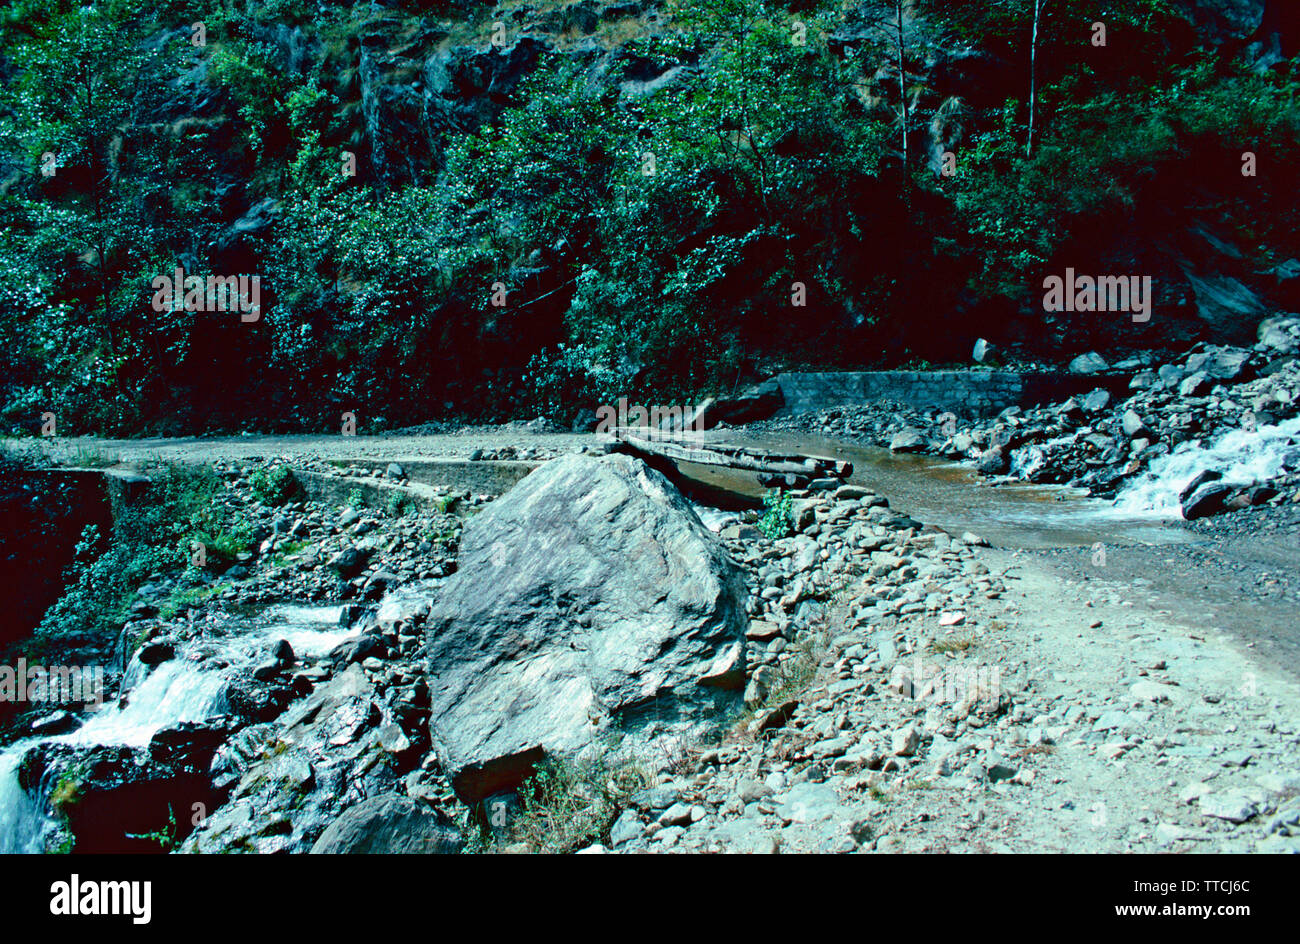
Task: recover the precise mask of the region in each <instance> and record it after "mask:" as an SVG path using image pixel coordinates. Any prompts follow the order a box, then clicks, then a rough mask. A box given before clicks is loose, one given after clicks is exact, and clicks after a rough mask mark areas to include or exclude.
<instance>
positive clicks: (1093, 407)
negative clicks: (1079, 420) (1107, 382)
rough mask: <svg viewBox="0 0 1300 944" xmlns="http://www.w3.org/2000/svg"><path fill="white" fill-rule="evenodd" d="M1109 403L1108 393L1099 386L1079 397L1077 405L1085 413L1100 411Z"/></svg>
mask: <svg viewBox="0 0 1300 944" xmlns="http://www.w3.org/2000/svg"><path fill="white" fill-rule="evenodd" d="M1109 403H1110V393H1109V392H1108V391H1106V390H1102V389H1101V388H1098V389H1096V390H1093V391H1092V392H1090V393H1085V394H1084V395H1083V396H1081V397H1080V398H1079V405H1080V406H1081V407H1083V410H1084V412H1086V413H1100V412H1101V411H1102V410H1104V409H1106V406H1107V405H1108V404H1109Z"/></svg>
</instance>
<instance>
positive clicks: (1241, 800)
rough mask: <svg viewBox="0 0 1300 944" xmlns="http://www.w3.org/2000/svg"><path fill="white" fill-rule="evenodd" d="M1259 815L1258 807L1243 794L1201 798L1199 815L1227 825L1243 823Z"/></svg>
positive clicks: (1232, 793) (1206, 795)
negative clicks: (1224, 822)
mask: <svg viewBox="0 0 1300 944" xmlns="http://www.w3.org/2000/svg"><path fill="white" fill-rule="evenodd" d="M1258 813H1259V807H1258V806H1256V805H1255V803H1254V801H1252V800H1251V799H1250V797H1248V796H1246V795H1245V794H1244V793H1237V792H1225V793H1207V794H1205V795H1204V796H1202V797H1201V815H1202V816H1210V817H1213V818H1214V819H1223V820H1227V821H1228V822H1229V823H1244V822H1246V820H1248V819H1250V818H1252V817H1253V816H1255V815H1256V814H1258Z"/></svg>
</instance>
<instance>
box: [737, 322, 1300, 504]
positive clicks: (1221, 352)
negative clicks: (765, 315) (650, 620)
mask: <svg viewBox="0 0 1300 944" xmlns="http://www.w3.org/2000/svg"><path fill="white" fill-rule="evenodd" d="M1258 336H1259V342H1258V343H1257V344H1256V345H1255V346H1254V347H1253V348H1235V347H1227V346H1214V345H1197V346H1196V347H1195V348H1193V349H1192V350H1191V351H1190V352H1189V353H1188V354H1187V355H1186V356H1185V357H1184V358H1182V359H1181V360H1180V361H1177V362H1174V363H1157V362H1156V360H1155V359H1154V357H1153V356H1149V355H1141V354H1139V355H1135V356H1133V357H1131V358H1129V359H1128V360H1127V361H1126V362H1125V363H1124V365H1123V366H1124V367H1125V368H1128V369H1132V370H1134V371H1135V373H1134V375H1133V377H1132V380H1131V383H1130V389H1131V390H1132V393H1131V394H1130V395H1129V396H1128V397H1127V398H1125V399H1119V398H1117V397H1114V396H1112V395H1111V393H1110V392H1108V391H1107V390H1106V389H1103V388H1101V387H1098V388H1097V389H1095V390H1093V391H1091V392H1089V393H1086V394H1083V395H1080V396H1076V397H1070V398H1068V399H1066V400H1064V401H1063V402H1060V403H1056V404H1051V405H1047V406H1040V407H1036V408H1032V409H1027V410H1026V409H1022V408H1020V407H1009V408H1007V409H1005V410H1002V411H1001V412H1000V413H998V414H997V415H996V416H994V417H991V418H979V417H977V416H973V415H965V416H963V415H959V414H961V413H962V411H960V410H958V411H938V410H932V411H929V412H919V411H916V410H912V409H908V408H907V407H905V406H902V405H901V404H895V403H877V404H868V405H863V406H859V407H835V408H832V409H827V410H822V411H819V412H816V413H811V414H803V415H800V416H796V417H789V418H782V419H777V420H771V421H768V422H766V423H763V424H758V426H759V427H761V428H766V429H798V430H805V431H812V432H817V433H821V434H824V435H828V436H837V437H843V438H849V439H854V440H859V441H861V440H865V441H867V442H870V443H872V444H875V445H879V446H882V447H887V448H889V449H892V450H894V451H897V452H918V453H927V454H931V455H937V456H943V457H945V458H951V459H957V460H961V461H965V462H969V463H971V464H972V465H973V466H974V467H975V468H976V469H977V470H978V471H979V472H980V473H982V474H984V475H988V476H996V477H1003V476H1006V477H1011V478H1014V479H1018V480H1022V481H1029V482H1035V483H1054V484H1055V483H1060V484H1069V485H1073V486H1077V487H1081V488H1086V489H1088V490H1089V491H1090V492H1091V493H1092V494H1093V495H1096V496H1099V497H1107V498H1109V497H1114V496H1116V495H1117V494H1119V493H1120V492H1121V491H1122V490H1124V489H1126V488H1128V487H1132V486H1141V485H1143V484H1146V485H1147V486H1149V487H1148V488H1147V489H1146V491H1149V492H1151V493H1152V494H1151V495H1150V496H1140V497H1139V502H1140V501H1141V499H1142V497H1146V498H1147V500H1148V503H1159V502H1162V501H1165V500H1167V499H1168V496H1164V495H1157V494H1155V493H1156V492H1157V491H1163V492H1167V493H1170V494H1171V495H1172V496H1174V497H1176V498H1177V499H1178V500H1177V501H1174V502H1172V504H1173V506H1174V509H1173V510H1174V511H1175V512H1176V511H1178V510H1181V511H1182V514H1183V516H1184V517H1186V518H1189V519H1191V518H1196V517H1204V516H1206V515H1210V514H1218V513H1222V512H1224V511H1231V510H1234V509H1240V508H1245V507H1248V506H1250V505H1259V504H1264V503H1272V504H1280V503H1283V502H1294V501H1300V438H1298V437H1300V421H1297V415H1298V414H1300V361H1297V359H1296V356H1295V355H1296V354H1297V352H1298V351H1300V318H1297V317H1292V316H1288V317H1278V318H1272V319H1268V320H1266V321H1265V322H1263V323H1262V324H1261V325H1260V328H1259V333H1258ZM1072 369H1074V370H1076V371H1077V372H1085V373H1088V372H1093V373H1095V372H1099V371H1104V370H1106V369H1107V365H1106V363H1105V361H1104V360H1102V359H1101V358H1100V357H1099V356H1097V357H1094V358H1092V359H1088V358H1079V359H1076V364H1075V365H1073V367H1072ZM1233 434H1237V435H1236V438H1235V439H1229V438H1228V437H1230V436H1232V435H1233ZM1261 439H1263V440H1271V442H1269V443H1268V444H1267V445H1265V446H1259V445H1258V444H1259V441H1260V440H1261ZM1234 456H1237V457H1238V459H1240V458H1242V457H1243V456H1245V457H1246V458H1249V457H1250V456H1255V457H1256V458H1257V459H1258V461H1256V462H1253V463H1251V462H1244V463H1243V462H1241V461H1234V458H1233V457H1234ZM1201 472H1209V473H1210V476H1209V477H1208V478H1205V479H1202V480H1201V481H1199V482H1196V483H1195V487H1192V488H1189V486H1190V485H1192V480H1193V479H1194V478H1195V477H1196V476H1197V475H1199V474H1200V473H1201ZM1156 479H1163V480H1164V481H1163V482H1161V483H1160V484H1159V487H1157V486H1156V484H1155V480H1156ZM1135 510H1149V509H1147V508H1139V509H1135Z"/></svg>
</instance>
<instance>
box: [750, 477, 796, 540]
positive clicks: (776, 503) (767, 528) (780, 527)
mask: <svg viewBox="0 0 1300 944" xmlns="http://www.w3.org/2000/svg"><path fill="white" fill-rule="evenodd" d="M790 505H791V500H790V496H789V495H786V494H784V493H783V492H782V491H781V490H780V489H778V488H774V489H772V490H771V491H769V492H768V493H767V494H765V495H764V496H763V508H764V509H765V510H764V511H763V516H762V517H761V518H759V519H758V530H760V531H762V532H763V534H764V535H765V536H766V537H767V538H768V539H769V540H773V541H775V540H776V539H777V538H784V537H789V536H790V535H791V534H793V533H794V515H793V514H792V513H791V511H790Z"/></svg>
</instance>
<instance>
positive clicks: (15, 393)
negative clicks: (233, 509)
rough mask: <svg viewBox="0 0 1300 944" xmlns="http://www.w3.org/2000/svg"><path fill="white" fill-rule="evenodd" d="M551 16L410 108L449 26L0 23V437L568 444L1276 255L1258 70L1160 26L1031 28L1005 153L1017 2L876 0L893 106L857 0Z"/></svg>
mask: <svg viewBox="0 0 1300 944" xmlns="http://www.w3.org/2000/svg"><path fill="white" fill-rule="evenodd" d="M575 6H576V5H566V4H557V3H548V2H540V3H536V4H533V5H532V7H531V8H530V9H532V11H533V14H534V15H537V16H540V15H541V14H540V13H539V12H538V11H541V12H546V11H547V10H549V9H550V8H555V9H556V10H558V11H559V13H557V16H559V17H560V18H559V19H555V20H553V22H554V23H555V24H557V26H556V28H555V29H554V30H553V31H552V33H551V34H549V35H545V36H542V37H541V38H542V40H544V42H532V45H527V44H526V37H525V38H524V39H520V38H519V37H518V36H517V35H513V34H512V35H510V36H509V37H508V42H509V44H510V50H514V51H513V52H511V51H509V50H497V51H496V52H495V53H493V54H492V55H494V56H496V59H494V60H492V61H493V62H494V63H498V64H499V62H501V61H503V59H504V57H509V56H515V59H518V60H519V65H518V68H514V67H513V66H512V67H510V68H508V69H507V68H505V67H500V71H499V72H498V73H496V74H495V78H494V79H493V84H492V86H491V88H490V89H488V90H487V91H486V92H484V93H483V94H481V95H477V97H475V98H473V100H472V101H470V100H469V99H468V97H467V96H468V95H469V93H468V92H466V91H465V89H464V86H465V84H466V82H467V81H468V79H467V78H466V76H468V75H470V74H471V69H470V67H466V68H465V69H462V70H461V71H460V72H456V73H455V74H453V75H452V76H451V78H450V79H449V80H447V81H446V82H445V83H444V84H443V85H442V86H441V87H439V88H434V89H433V91H432V94H428V95H426V94H425V87H426V86H429V87H432V86H433V85H434V84H435V80H436V78H437V76H436V75H435V72H436V70H434V69H433V68H432V67H431V66H429V65H428V63H430V62H435V61H436V62H440V63H443V64H444V65H445V64H446V63H448V62H450V63H452V65H455V63H457V62H462V63H463V61H465V60H463V58H462V59H459V60H458V59H456V58H455V57H454V55H453V58H452V59H447V57H446V55H443V54H444V53H445V52H446V51H447V50H451V54H454V53H455V51H456V50H457V49H465V48H466V47H472V48H473V49H474V50H483V49H487V48H489V45H488V44H489V42H490V38H491V36H492V35H493V32H494V30H495V28H496V27H495V23H496V20H495V19H494V17H495V16H496V14H495V13H494V12H493V11H492V9H491V8H490V6H489V5H486V4H483V5H480V4H473V3H468V2H466V3H455V2H442V3H418V2H394V3H390V4H387V5H386V6H380V5H375V4H371V3H369V2H360V3H355V4H348V3H338V4H327V5H318V4H314V3H306V2H295V0H275V2H266V3H254V2H236V0H207V2H194V3H181V2H175V0H170V2H162V3H155V2H150V3H145V2H143V0H108V2H101V3H98V4H95V5H93V6H83V4H82V3H81V2H71V0H41V2H35V0H19V2H16V3H14V4H12V5H10V6H9V7H8V8H7V10H6V11H5V12H4V13H3V14H0V17H3V19H2V20H0V50H3V52H0V83H2V85H3V93H2V94H3V98H2V100H0V179H2V180H3V183H2V184H0V310H3V313H4V317H3V321H2V322H0V412H3V422H4V425H5V426H6V427H8V428H9V429H11V430H18V429H25V430H27V431H35V430H36V428H37V427H38V425H39V422H40V420H39V417H40V414H41V413H42V412H45V411H50V412H53V413H55V414H56V416H57V417H58V418H59V423H60V426H59V432H61V433H77V432H86V431H100V432H109V431H112V432H134V431H141V430H154V431H162V432H181V431H192V430H196V429H204V428H238V427H258V428H270V429H288V428H314V429H336V428H338V423H339V417H340V414H341V413H342V412H344V411H354V412H355V413H356V414H357V416H358V417H359V421H360V423H361V424H362V429H363V430H366V431H373V430H375V429H377V428H383V427H384V426H385V425H389V426H392V425H396V424H408V423H413V422H420V421H424V420H429V419H435V418H440V417H445V416H449V415H461V416H469V417H473V418H483V419H499V418H505V417H508V416H514V415H535V414H536V413H537V412H539V411H541V412H546V413H549V414H552V415H555V416H556V417H557V418H559V419H561V420H563V421H566V422H567V421H568V420H569V419H571V418H572V416H573V415H574V413H575V412H576V411H577V410H578V409H579V408H582V407H584V406H585V407H590V406H592V405H594V404H596V403H600V402H610V401H611V400H612V398H614V397H616V396H618V395H620V394H624V395H630V396H633V397H637V396H640V397H642V398H644V399H647V400H649V399H651V398H657V399H656V400H655V402H677V401H678V400H680V399H685V398H687V397H693V396H696V395H698V394H699V393H701V392H703V391H705V390H707V389H710V388H718V387H726V388H730V387H732V386H733V385H734V384H736V383H737V382H738V381H741V380H745V379H749V378H752V377H754V376H756V375H758V374H760V373H762V372H764V371H766V370H769V369H771V368H772V367H773V366H776V365H780V364H784V363H800V362H802V363H819V364H845V365H847V364H883V363H891V362H900V361H906V360H910V359H911V360H914V359H921V358H924V359H929V360H932V361H933V360H954V359H964V358H965V357H966V355H967V354H968V353H969V350H970V343H971V341H973V339H974V338H975V337H977V336H981V335H984V336H991V337H996V338H999V339H1001V338H1002V337H1003V336H1004V335H1005V336H1006V337H1007V339H1008V341H1009V342H1012V343H1018V344H1021V345H1022V347H1023V349H1024V350H1025V352H1026V353H1028V354H1030V355H1034V356H1040V357H1041V356H1051V355H1053V354H1056V355H1059V354H1060V353H1062V352H1060V351H1058V350H1057V347H1056V346H1057V345H1059V344H1061V343H1062V337H1064V336H1066V335H1065V334H1063V333H1062V332H1067V333H1068V336H1069V337H1070V343H1071V344H1083V343H1086V342H1087V341H1089V340H1091V339H1094V338H1096V337H1100V336H1101V335H1100V334H1099V332H1103V333H1104V330H1106V329H1105V328H1104V326H1099V325H1098V324H1097V323H1096V319H1093V320H1092V321H1090V322H1080V323H1075V324H1071V325H1066V326H1057V327H1056V329H1055V333H1053V331H1050V330H1048V328H1047V326H1046V325H1045V324H1044V322H1043V318H1042V310H1041V305H1038V306H1037V309H1036V311H1035V304H1036V293H1038V292H1039V290H1038V289H1037V286H1038V285H1039V284H1040V283H1041V278H1042V274H1043V272H1044V271H1045V270H1046V269H1048V268H1050V267H1054V266H1056V265H1057V264H1058V262H1061V260H1065V261H1064V262H1061V264H1078V265H1080V266H1081V267H1083V268H1086V267H1087V266H1088V265H1089V264H1106V265H1108V266H1109V268H1108V269H1107V270H1106V271H1116V272H1131V271H1148V272H1149V271H1157V272H1159V271H1162V267H1169V268H1172V267H1171V266H1169V264H1168V263H1167V262H1163V263H1162V262H1160V261H1159V259H1158V258H1157V257H1156V256H1155V255H1154V253H1155V252H1156V248H1155V246H1156V244H1157V243H1158V242H1159V241H1160V240H1161V239H1162V238H1163V237H1164V236H1166V235H1168V234H1169V233H1172V232H1175V231H1177V230H1178V228H1179V227H1184V226H1187V225H1191V224H1192V223H1193V222H1194V221H1197V220H1200V219H1203V218H1210V219H1212V220H1213V221H1214V223H1215V225H1216V226H1217V227H1220V230H1219V231H1220V232H1225V233H1227V234H1228V235H1229V236H1231V238H1232V239H1233V240H1234V241H1235V242H1236V244H1238V245H1239V246H1241V247H1244V249H1245V251H1246V252H1248V253H1249V255H1250V258H1249V259H1248V260H1247V263H1246V264H1245V265H1244V268H1246V269H1252V270H1254V271H1262V270H1263V269H1264V268H1266V267H1267V266H1268V265H1271V264H1276V262H1277V261H1280V260H1282V259H1286V258H1287V257H1288V256H1290V255H1296V254H1300V247H1298V246H1297V237H1296V235H1295V234H1296V231H1297V227H1296V223H1297V222H1300V214H1298V213H1297V205H1296V188H1295V187H1294V180H1293V178H1292V176H1291V172H1290V171H1289V170H1288V168H1290V167H1293V166H1294V161H1295V159H1296V158H1297V156H1300V154H1298V153H1297V151H1298V149H1297V144H1298V143H1300V121H1298V116H1300V111H1297V107H1296V103H1295V92H1296V88H1297V82H1298V80H1300V76H1298V75H1297V71H1296V64H1295V62H1294V61H1286V60H1282V61H1278V62H1273V63H1267V64H1265V65H1264V66H1263V67H1260V66H1258V64H1257V65H1256V66H1255V67H1250V66H1249V64H1248V62H1247V60H1246V59H1245V58H1243V57H1241V56H1239V55H1238V53H1239V52H1241V49H1240V44H1236V45H1233V44H1231V43H1228V44H1221V45H1219V46H1217V47H1216V48H1214V49H1211V48H1208V47H1207V46H1206V45H1204V44H1203V43H1202V37H1201V36H1200V35H1198V34H1197V33H1196V32H1195V31H1194V30H1193V29H1192V28H1191V26H1189V25H1188V23H1187V22H1186V21H1185V20H1184V19H1183V18H1182V17H1180V16H1179V15H1178V13H1179V11H1178V4H1177V3H1176V2H1175V0H1155V2H1153V0H1111V2H1108V3H1104V4H1100V5H1099V4H1098V3H1096V2H1082V0H1056V2H1051V3H1047V4H1045V5H1044V10H1043V12H1042V16H1041V19H1040V22H1039V24H1038V29H1037V36H1038V39H1037V42H1036V48H1035V49H1034V50H1032V51H1033V52H1034V61H1035V63H1036V68H1035V73H1034V86H1033V88H1034V93H1033V96H1032V99H1033V130H1032V140H1031V133H1030V104H1031V92H1030V82H1029V75H1030V72H1029V63H1030V58H1031V45H1033V43H1034V40H1033V36H1034V29H1033V12H1034V8H1035V3H1034V2H1033V0H948V2H940V0H930V2H909V3H903V4H901V6H902V7H903V8H904V11H905V15H904V23H905V25H906V29H905V30H904V31H903V34H902V46H903V48H902V59H903V61H904V62H905V64H906V72H905V77H904V79H903V81H902V82H901V83H900V81H899V75H898V70H897V67H896V63H897V61H898V59H899V52H900V50H899V48H898V45H899V34H898V31H897V30H896V29H895V28H894V26H892V25H891V21H890V13H891V11H893V10H894V9H895V6H896V4H894V3H892V2H881V3H871V2H859V3H841V2H831V0H827V2H820V3H818V2H813V0H790V2H789V3H788V5H784V6H783V5H781V4H778V3H775V2H767V0H681V2H666V3H665V4H664V5H663V9H664V10H665V11H666V12H668V13H670V14H671V20H670V21H669V22H668V23H667V24H666V25H661V26H652V27H646V26H644V22H649V21H643V23H642V25H640V26H637V25H635V24H633V26H634V27H635V28H633V26H629V21H628V20H627V19H626V18H624V19H619V20H614V21H609V22H604V21H602V22H601V23H600V24H599V25H598V27H590V28H588V27H581V28H579V27H577V26H574V25H573V24H574V23H575V22H577V21H576V20H573V19H572V17H571V16H570V13H571V12H572V10H571V8H574V7H575ZM587 6H590V4H588V5H587ZM647 6H649V5H647ZM506 7H507V8H509V9H508V11H507V12H510V11H512V10H517V9H518V8H519V5H518V4H514V3H511V4H507V5H506ZM502 15H503V16H504V15H505V14H502ZM575 15H576V14H575ZM566 17H567V19H566ZM1098 20H1102V21H1104V22H1105V23H1106V24H1107V28H1108V34H1109V35H1108V41H1107V44H1106V46H1105V47H1098V46H1094V45H1093V44H1092V42H1091V41H1090V38H1091V36H1092V35H1093V34H1092V32H1091V26H1092V24H1093V23H1094V22H1096V21H1098ZM199 22H201V23H202V24H203V36H202V39H203V45H195V34H194V29H193V26H192V25H193V24H195V23H199ZM504 22H505V23H506V26H507V27H509V28H510V29H514V26H513V24H514V23H515V22H516V21H515V20H514V19H513V18H512V17H509V16H508V17H506V20H505V21H504ZM548 22H552V21H548ZM566 24H567V25H566ZM585 33H592V35H593V36H594V37H595V44H594V46H593V45H591V44H590V43H588V44H587V45H584V44H583V43H582V42H579V41H578V40H579V39H581V38H582V34H585ZM575 37H577V38H576V39H575ZM966 48H973V49H976V50H980V51H981V53H980V56H979V57H976V58H973V59H970V60H969V61H967V60H963V59H961V58H960V57H958V56H955V55H952V54H950V53H951V50H954V49H966ZM520 50H522V51H523V52H527V53H528V56H523V54H522V53H521V52H520ZM530 50H531V52H530ZM936 50H939V51H942V52H944V53H945V55H946V58H945V55H940V56H937V57H936V55H935V51H936ZM439 56H442V58H439ZM515 59H510V60H509V61H510V62H512V63H513V62H515ZM934 61H940V62H959V63H961V62H966V63H967V64H968V65H970V67H971V74H970V75H965V74H964V73H962V72H961V69H960V68H948V69H947V71H946V72H945V71H944V70H943V69H935V68H932V67H931V64H932V63H933V62H934ZM489 65H491V63H489ZM477 67H478V66H477V65H474V68H477ZM491 67H492V68H498V66H497V65H491ZM447 68H451V66H447ZM485 68H486V67H485ZM674 70H676V71H674ZM981 70H982V71H981ZM900 84H901V87H902V89H903V91H904V92H905V95H900V92H899V89H900ZM652 87H653V88H652ZM476 94H477V93H476ZM421 96H423V98H421ZM421 102H423V104H420V103H421ZM448 102H451V103H452V104H450V105H448V104H447V103H448ZM412 103H414V104H412ZM462 105H463V107H461V106H462ZM435 108H441V109H443V111H438V112H437V114H436V116H435V117H437V116H444V117H445V115H450V116H451V118H449V119H446V120H443V118H438V120H437V121H435V120H433V119H431V118H429V115H430V114H434V112H433V109H435ZM412 116H414V117H412ZM949 141H951V142H953V145H952V147H953V154H954V157H955V166H954V168H953V169H954V170H955V173H953V174H951V175H950V176H946V175H944V174H942V173H941V172H940V168H941V163H940V162H941V161H942V159H943V158H942V151H943V150H944V148H945V147H946V142H949ZM1245 150H1252V151H1254V152H1257V154H1258V160H1259V168H1260V170H1259V174H1258V176H1257V177H1254V178H1243V176H1242V175H1241V173H1240V172H1239V168H1240V159H1241V153H1242V152H1243V151H1245ZM49 155H53V158H54V161H55V167H54V172H53V173H52V174H49V173H47V172H43V169H46V170H48V167H49V163H48V162H49V157H48V156H49ZM348 155H352V158H353V159H354V160H355V162H356V174H355V176H352V175H348V174H346V173H344V169H345V168H346V167H347V166H348V160H349V157H348ZM177 266H183V267H184V268H185V271H186V273H187V274H192V275H200V276H207V275H233V274H238V273H245V274H247V273H255V274H259V275H260V276H261V278H262V300H261V307H262V310H263V311H264V312H265V314H264V316H263V317H261V318H260V319H259V320H257V321H255V322H251V323H248V322H244V321H241V319H240V318H239V317H238V316H237V315H234V314H232V313H231V312H225V311H186V310H183V309H182V310H172V309H168V310H164V311H161V312H160V311H155V310H154V308H153V307H152V305H151V301H152V298H153V290H152V289H151V288H150V282H151V279H153V278H154V277H155V276H157V275H159V274H169V273H171V272H173V271H174V269H175V268H176V267H177ZM800 286H802V289H801V288H800ZM800 294H802V296H803V297H802V298H800V299H799V300H801V301H804V302H806V304H803V305H797V304H795V303H794V300H795V298H796V296H798V295H800ZM502 297H504V299H505V304H504V305H501V304H497V303H499V302H500V301H501V299H502ZM1017 320H1019V321H1020V322H1023V325H1022V327H1023V330H1021V331H1020V332H1019V333H1018V334H1017V333H1013V332H1012V333H1009V332H1010V326H1011V325H1013V324H1014V323H1015V322H1017ZM1166 325H1167V323H1166ZM1161 331H1164V332H1165V333H1164V334H1161V333H1159V332H1161ZM1170 337H1171V335H1170V334H1169V331H1168V328H1167V327H1166V328H1159V327H1157V329H1155V333H1151V334H1148V335H1146V336H1144V337H1140V338H1139V337H1131V338H1125V337H1120V339H1119V341H1118V343H1126V342H1131V343H1134V344H1138V343H1142V344H1145V345H1146V346H1159V345H1160V344H1161V343H1162V342H1164V341H1168V340H1169V339H1170ZM1112 341H1113V339H1112Z"/></svg>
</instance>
